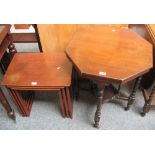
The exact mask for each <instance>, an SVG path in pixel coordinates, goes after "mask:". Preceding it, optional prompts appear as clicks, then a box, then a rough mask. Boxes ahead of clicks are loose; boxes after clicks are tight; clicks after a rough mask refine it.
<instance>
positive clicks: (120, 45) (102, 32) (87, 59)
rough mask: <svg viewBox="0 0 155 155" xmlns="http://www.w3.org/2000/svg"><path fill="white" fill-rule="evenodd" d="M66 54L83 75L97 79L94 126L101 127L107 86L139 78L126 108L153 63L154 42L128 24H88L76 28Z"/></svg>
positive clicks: (133, 98)
mask: <svg viewBox="0 0 155 155" xmlns="http://www.w3.org/2000/svg"><path fill="white" fill-rule="evenodd" d="M66 54H67V56H68V58H69V59H70V60H71V62H72V63H73V64H74V66H75V68H76V70H77V71H78V73H79V74H80V75H81V76H82V77H86V78H88V79H91V80H93V81H95V82H96V83H97V85H98V89H99V95H98V104H97V110H96V113H95V118H94V120H95V125H94V126H95V127H99V121H100V117H101V105H102V102H103V94H104V88H105V86H106V85H107V84H113V83H117V84H119V85H121V84H123V83H126V82H128V81H130V80H133V79H136V81H135V84H134V87H133V91H132V93H131V94H130V96H129V98H128V99H127V100H128V104H127V107H126V110H128V109H129V106H130V105H131V104H132V103H133V102H134V100H135V94H136V90H137V89H138V86H139V84H140V79H141V76H142V75H143V74H145V73H146V72H148V71H149V70H150V69H151V68H152V67H153V58H152V45H151V44H150V43H149V42H147V41H146V40H144V39H143V38H141V37H140V36H139V35H138V34H136V33H135V32H133V31H131V30H129V29H127V28H119V29H111V28H102V27H98V28H89V29H83V30H81V31H79V32H77V33H76V34H75V35H74V37H73V38H72V40H71V41H70V43H69V45H68V48H67V49H66Z"/></svg>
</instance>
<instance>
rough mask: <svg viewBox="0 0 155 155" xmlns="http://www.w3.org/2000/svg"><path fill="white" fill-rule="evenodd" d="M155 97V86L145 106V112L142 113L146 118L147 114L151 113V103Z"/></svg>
mask: <svg viewBox="0 0 155 155" xmlns="http://www.w3.org/2000/svg"><path fill="white" fill-rule="evenodd" d="M154 97H155V86H153V89H152V91H151V94H150V96H149V99H148V100H147V101H146V102H145V104H144V107H143V111H142V113H141V115H142V116H145V114H146V113H147V112H149V110H150V106H151V103H152V101H153V99H154Z"/></svg>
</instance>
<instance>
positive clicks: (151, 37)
mask: <svg viewBox="0 0 155 155" xmlns="http://www.w3.org/2000/svg"><path fill="white" fill-rule="evenodd" d="M132 27H135V28H134V29H135V31H136V30H138V29H137V26H135V25H133V26H132ZM139 33H140V34H141V35H142V36H143V37H144V38H145V39H146V40H148V41H149V42H150V43H151V44H152V45H153V49H155V24H145V25H144V24H143V25H141V27H139ZM153 51H154V52H153V64H154V65H153V66H155V50H153ZM154 68H155V67H153V69H152V70H151V72H149V73H148V74H146V75H145V76H144V78H143V80H142V92H143V96H144V100H145V104H144V106H143V110H142V112H141V115H142V116H145V115H146V113H148V112H149V110H150V109H154V107H155V106H154V102H153V99H154V98H155V85H154V79H155V69H154ZM152 83H153V86H152V90H151V92H150V94H148V93H147V88H149V87H151V85H152Z"/></svg>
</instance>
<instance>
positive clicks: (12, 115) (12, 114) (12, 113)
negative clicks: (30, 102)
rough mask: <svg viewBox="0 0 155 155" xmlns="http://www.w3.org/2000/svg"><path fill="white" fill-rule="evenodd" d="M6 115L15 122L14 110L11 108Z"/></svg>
mask: <svg viewBox="0 0 155 155" xmlns="http://www.w3.org/2000/svg"><path fill="white" fill-rule="evenodd" d="M8 116H9V117H10V118H11V119H12V120H14V121H15V122H16V115H15V112H14V110H12V111H11V112H9V113H8Z"/></svg>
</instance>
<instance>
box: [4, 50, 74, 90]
mask: <svg viewBox="0 0 155 155" xmlns="http://www.w3.org/2000/svg"><path fill="white" fill-rule="evenodd" d="M71 73H72V64H71V63H70V62H69V60H68V59H67V57H66V55H65V53H61V52H45V53H34V52H33V53H17V54H15V56H14V58H13V60H12V61H11V63H10V65H9V67H8V69H7V71H6V73H5V75H4V78H3V80H2V85H4V86H7V87H10V88H13V87H25V88H26V87H34V88H38V87H43V88H47V87H62V86H70V85H71Z"/></svg>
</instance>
